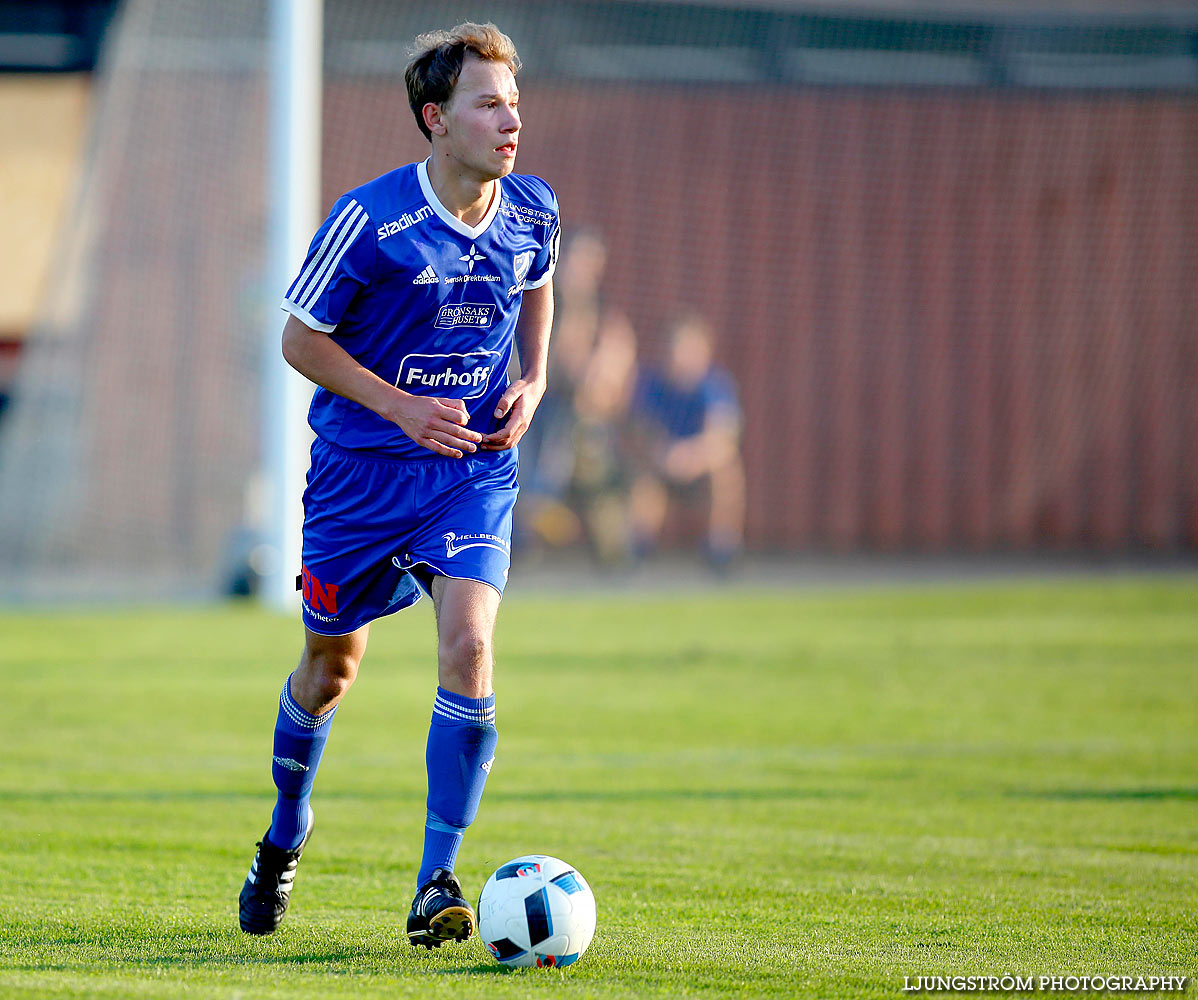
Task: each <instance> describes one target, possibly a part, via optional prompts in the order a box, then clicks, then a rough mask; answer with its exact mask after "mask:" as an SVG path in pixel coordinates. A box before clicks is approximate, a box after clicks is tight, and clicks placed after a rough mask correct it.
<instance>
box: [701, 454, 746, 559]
mask: <svg viewBox="0 0 1198 1000" xmlns="http://www.w3.org/2000/svg"><path fill="white" fill-rule="evenodd" d="M744 530H745V471H744V466H743V465H742V464H741V461H740V456H739V455H735V456H733V457H732V458H730V459H728V460H727V461H726V462H722V463H720V464H718V465H716V466H715V467H714V468H713V469H712V470H711V517H710V520H709V521H708V529H707V553H708V557H709V558H710V559H711V562H712V564H713V565H714V566H715V567H716V568H717V569H719V568H723V567H726V566H728V565H729V563H731V562H732V561H733V560H734V559H735V558H736V557H737V556H738V555H739V554H740V550H741V547H742V546H743V544H744Z"/></svg>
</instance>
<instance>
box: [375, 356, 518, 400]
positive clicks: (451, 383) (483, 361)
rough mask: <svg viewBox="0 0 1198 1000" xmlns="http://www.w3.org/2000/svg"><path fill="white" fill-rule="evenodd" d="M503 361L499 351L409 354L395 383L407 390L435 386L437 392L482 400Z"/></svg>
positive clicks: (459, 397) (414, 390)
mask: <svg viewBox="0 0 1198 1000" xmlns="http://www.w3.org/2000/svg"><path fill="white" fill-rule="evenodd" d="M501 360H502V359H501V357H500V355H499V352H498V351H472V352H470V353H468V354H409V355H408V356H407V357H405V358H404V359H403V361H401V362H400V363H399V374H398V375H397V376H396V377H395V384H396V386H398V387H399V388H400V389H403V390H404V391H406V392H420V391H421V390H422V389H431V390H433V391H434V393H433V394H435V395H440V396H450V397H453V398H455V399H478V398H479V397H480V396H485V395H486V394H487V389H488V388H489V387H490V385H491V376H492V375H494V374H495V372H496V371H498V370H499V369H500V364H501Z"/></svg>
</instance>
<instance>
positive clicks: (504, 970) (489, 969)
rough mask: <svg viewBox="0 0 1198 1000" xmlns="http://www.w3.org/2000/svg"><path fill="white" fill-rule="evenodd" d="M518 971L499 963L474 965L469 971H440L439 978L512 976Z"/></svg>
mask: <svg viewBox="0 0 1198 1000" xmlns="http://www.w3.org/2000/svg"><path fill="white" fill-rule="evenodd" d="M515 971H516V970H515V969H513V968H511V966H507V965H500V964H499V963H498V962H490V963H486V962H484V963H482V964H481V965H472V966H470V968H468V969H438V970H437V975H439V976H510V975H511V974H512V973H513V972H515Z"/></svg>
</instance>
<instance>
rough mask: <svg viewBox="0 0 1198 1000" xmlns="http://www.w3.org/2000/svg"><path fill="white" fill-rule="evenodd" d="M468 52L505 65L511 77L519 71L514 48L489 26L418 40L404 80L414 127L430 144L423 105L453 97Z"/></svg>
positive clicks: (428, 34)
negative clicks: (413, 117)
mask: <svg viewBox="0 0 1198 1000" xmlns="http://www.w3.org/2000/svg"><path fill="white" fill-rule="evenodd" d="M467 52H473V53H474V54H475V55H476V56H478V58H479V59H485V60H487V61H488V62H501V63H506V64H507V67H508V69H510V70H511V71H512V75H513V76H514V75H515V74H516V73H518V72H519V71H520V56H519V55H517V54H516V46H515V45H513V44H512V40H511V39H510V38H508V36H507V35H505V34H504V33H503V32H502V31H500V30H499V29H498V28H497V27H495V25H493V24H490V23H488V24H475V23H474V22H473V21H466V22H464V23H462V24H459V25H458V26H457V27H456V28H451V29H450V30H449V31H429V32H426V33H425V34H423V35H420V36H419V37H417V39H416V41H415V42H414V43H413V45H412V58H411V61H410V62H409V63H408V67H407V69H405V70H404V81H405V82H406V83H407V85H408V104H410V105H411V107H412V114H414V115H415V116H416V124H417V125H418V126H419V127H420V131H421V132H423V133H424V137H425V138H426V139H429V140H430V141H431V140H432V133H431V132H429V130H428V126H427V125H426V124H425V123H424V106H425V105H426V104H445V103H446V102H447V101H448V100H449V99H450V98H451V97H452V96H453V90H454V87H456V86H457V84H458V76H459V75H461V72H462V63H463V62H465V60H466V53H467Z"/></svg>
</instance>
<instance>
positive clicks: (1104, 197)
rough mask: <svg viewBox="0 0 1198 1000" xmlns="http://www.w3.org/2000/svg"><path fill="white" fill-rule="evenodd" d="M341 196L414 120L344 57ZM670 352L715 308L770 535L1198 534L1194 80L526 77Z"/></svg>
mask: <svg viewBox="0 0 1198 1000" xmlns="http://www.w3.org/2000/svg"><path fill="white" fill-rule="evenodd" d="M325 110H326V115H325V121H326V147H325V148H326V156H325V161H326V162H325V166H326V172H325V177H326V189H325V195H326V206H325V207H327V204H328V203H331V201H332V200H333V198H335V197H336V196H337V195H338V194H339V193H341V192H342V191H343V190H345V189H346V188H348V187H351V186H353V185H354V184H356V183H359V182H360V181H362V180H364V179H366V178H368V177H370V176H373V175H375V174H377V173H381V172H382V171H384V170H386V169H389V168H390V167H392V166H395V165H397V164H400V163H403V162H407V161H408V160H411V159H413V158H417V157H422V156H423V155H425V152H426V149H427V147H426V145H425V144H424V143H423V141H422V140H421V139H420V137H419V135H418V134H417V133H416V131H415V128H414V126H413V124H412V120H411V117H410V113H409V112H408V110H407V106H406V101H405V99H404V95H403V93H402V91H401V90H400V89H398V88H396V87H392V86H389V85H377V86H360V85H357V86H350V85H345V84H336V83H333V84H331V85H330V87H329V90H328V94H327V104H326V109H325ZM522 110H523V113H524V118H525V123H526V125H525V131H524V136H523V138H522V145H521V153H520V163H519V169H520V170H521V171H523V172H528V173H537V174H541V175H542V176H544V177H546V178H547V179H548V180H549V181H550V182H551V183H552V184H553V186H554V187H555V189H556V190H557V192H558V195H559V198H560V201H561V206H562V214H563V219H564V223H565V227H566V233H567V237H568V233H569V229H570V227H578V226H580V225H583V224H587V225H592V226H595V227H597V228H598V229H600V230H601V231H602V232H603V234H604V236H605V238H606V240H607V242H608V246H609V250H610V258H609V267H608V274H607V280H606V285H605V293H606V296H607V299H608V301H610V302H611V303H612V304H615V305H618V306H620V307H622V308H624V309H625V310H626V311H627V312H628V313H629V314H630V315H631V317H632V319H633V321H634V323H635V324H636V326H637V328H638V330H639V331H640V333H641V336H642V341H643V344H644V351H643V354H644V356H645V357H646V358H653V357H655V356H656V352H657V347H658V335H659V331H660V327H661V325H662V322H663V320H665V319H666V318H667V317H668V316H669V315H670V314H672V313H674V312H676V311H678V310H679V309H700V310H702V311H703V312H705V313H706V314H707V315H709V316H710V317H711V318H712V319H713V321H714V323H715V324H716V327H717V329H718V331H719V334H720V338H721V339H720V344H719V350H718V353H719V356H720V358H721V360H722V361H723V363H724V364H726V365H727V367H728V368H730V369H731V370H732V371H733V373H734V374H735V375H736V378H737V380H738V383H739V385H740V390H741V394H742V398H743V403H744V409H745V435H744V451H745V459H746V464H747V472H748V478H749V514H748V518H749V524H748V532H749V543H750V546H751V547H756V548H759V549H765V550H768V549H773V548H775V547H787V548H791V547H804V548H831V549H914V550H942V549H950V548H951V549H965V550H973V549H1006V548H1013V549H1026V548H1037V547H1038V548H1043V547H1047V548H1068V549H1137V548H1150V549H1162V550H1168V549H1178V548H1191V549H1192V548H1194V547H1196V546H1198V444H1196V443H1195V442H1196V441H1198V406H1196V405H1195V399H1196V390H1198V323H1196V320H1195V315H1196V314H1198V309H1196V308H1195V307H1196V306H1198V291H1196V290H1198V281H1196V280H1195V275H1196V273H1198V272H1196V265H1198V249H1196V246H1198V171H1196V170H1195V169H1194V164H1195V163H1198V100H1195V99H1193V98H1181V97H1151V98H1149V97H1145V98H1137V97H1126V96H1120V97H1102V96H1085V95H1080V96H1047V97H1046V96H1039V95H1027V94H1024V95H1016V96H1007V95H1006V94H1003V93H1000V92H977V93H968V92H939V91H927V92H907V93H895V92H883V91H874V90H861V91H852V90H822V91H820V90H813V91H810V92H794V91H778V92H772V93H771V92H768V91H764V92H763V91H761V90H755V89H732V90H729V89H723V88H710V87H705V88H693V87H685V88H684V87H678V88H652V89H650V88H636V87H612V86H605V87H604V88H602V89H598V88H596V87H577V86H571V87H563V86H556V85H549V84H547V83H541V84H539V85H536V84H535V83H534V82H529V83H526V84H525V86H524V95H523V105H522Z"/></svg>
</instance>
